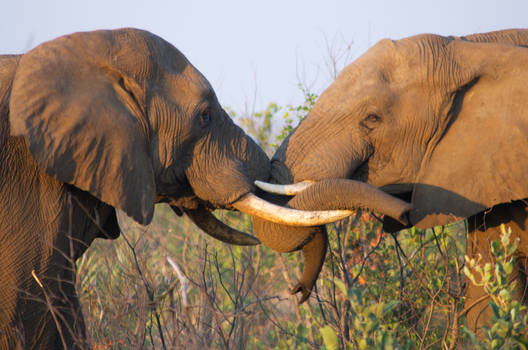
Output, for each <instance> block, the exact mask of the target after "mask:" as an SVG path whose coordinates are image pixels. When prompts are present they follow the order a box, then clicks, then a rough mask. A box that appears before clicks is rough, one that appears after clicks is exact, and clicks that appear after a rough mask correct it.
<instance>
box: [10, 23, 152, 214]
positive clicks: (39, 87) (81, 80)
mask: <svg viewBox="0 0 528 350" xmlns="http://www.w3.org/2000/svg"><path fill="white" fill-rule="evenodd" d="M92 39H93V40H92ZM107 39H108V40H107ZM110 39H111V35H110V34H109V33H108V32H94V33H80V34H74V35H71V36H66V37H62V38H59V39H56V40H53V41H50V42H48V43H45V44H43V45H41V46H39V47H37V48H36V49H34V50H32V51H30V52H29V53H27V54H25V55H24V56H23V57H22V59H21V60H20V63H19V66H18V70H17V72H16V75H15V79H14V82H13V89H12V93H11V101H10V124H11V125H10V126H11V129H10V132H11V135H12V136H19V135H22V136H24V137H25V139H26V141H27V143H28V146H29V149H30V151H31V154H32V155H33V157H34V158H35V160H36V161H37V163H38V164H39V166H40V167H41V168H42V169H43V170H44V171H46V172H47V173H48V174H49V175H51V176H54V177H56V178H57V179H58V180H60V181H63V182H66V183H69V184H72V185H74V186H76V187H78V188H80V189H82V190H85V191H88V192H90V193H91V194H92V195H93V196H95V197H97V198H99V199H100V200H102V201H103V202H106V203H108V204H110V205H112V206H114V207H117V208H119V209H121V210H123V211H124V212H126V213H127V214H128V215H129V216H131V217H132V218H133V219H134V220H136V221H137V222H139V223H141V224H148V223H149V222H150V221H151V219H152V215H153V211H154V200H155V182H154V174H153V166H152V160H151V158H150V151H149V148H148V141H147V137H148V136H147V131H146V128H142V123H141V120H144V119H142V118H144V116H143V115H142V112H141V111H142V107H141V102H139V101H141V99H142V97H141V96H142V92H141V89H140V87H139V85H138V84H137V83H136V82H134V81H133V80H132V79H131V78H129V77H128V76H127V75H125V74H124V73H123V72H120V71H119V70H117V69H116V68H114V67H113V66H112V65H111V62H108V61H110V59H108V60H106V59H105V58H104V57H103V55H108V56H111V55H110V53H109V52H112V51H111V49H112V45H117V44H115V43H113V42H112V41H111V40H110ZM94 46H96V47H94ZM97 50H99V51H98V52H100V53H101V54H100V55H99V56H96V54H95V53H94V52H97ZM113 57H115V56H113ZM143 95H144V94H143Z"/></svg>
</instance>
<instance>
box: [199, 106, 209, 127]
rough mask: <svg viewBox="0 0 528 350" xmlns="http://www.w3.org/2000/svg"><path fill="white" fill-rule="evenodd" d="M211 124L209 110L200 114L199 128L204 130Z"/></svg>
mask: <svg viewBox="0 0 528 350" xmlns="http://www.w3.org/2000/svg"><path fill="white" fill-rule="evenodd" d="M210 122H211V111H210V110H209V109H206V110H204V111H203V112H202V113H201V114H200V126H201V127H202V128H205V127H206V126H207V125H209V123H210Z"/></svg>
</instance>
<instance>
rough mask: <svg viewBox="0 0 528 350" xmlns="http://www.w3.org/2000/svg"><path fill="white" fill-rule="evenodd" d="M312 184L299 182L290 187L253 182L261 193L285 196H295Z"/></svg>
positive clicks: (310, 182) (311, 182)
mask: <svg viewBox="0 0 528 350" xmlns="http://www.w3.org/2000/svg"><path fill="white" fill-rule="evenodd" d="M313 184H314V182H313V181H301V182H297V183H295V184H291V185H278V184H270V183H269V182H264V181H259V180H256V181H255V185H256V186H257V187H258V188H260V189H261V190H263V191H266V192H269V193H275V194H282V195H285V196H295V195H296V194H298V193H300V192H302V191H304V190H305V189H307V188H308V187H310V186H312V185H313Z"/></svg>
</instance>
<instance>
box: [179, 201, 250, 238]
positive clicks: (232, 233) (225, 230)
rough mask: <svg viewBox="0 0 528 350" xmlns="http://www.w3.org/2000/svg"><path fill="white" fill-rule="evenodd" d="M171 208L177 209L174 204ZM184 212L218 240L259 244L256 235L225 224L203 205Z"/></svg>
mask: <svg viewBox="0 0 528 350" xmlns="http://www.w3.org/2000/svg"><path fill="white" fill-rule="evenodd" d="M171 208H172V210H174V211H176V209H178V208H176V207H174V206H171ZM184 212H185V214H187V216H188V217H189V218H191V220H192V221H193V222H194V223H195V224H196V226H198V227H199V228H200V229H202V231H204V232H205V233H207V234H208V235H209V236H211V237H214V238H216V239H218V240H219V241H222V242H225V243H229V244H235V245H257V244H260V241H259V240H258V238H257V237H255V236H252V235H249V234H247V233H245V232H241V231H238V230H236V229H234V228H232V227H229V226H227V225H226V224H224V223H223V222H222V221H220V220H218V219H217V218H216V217H215V216H214V215H213V213H211V212H209V211H208V210H206V209H205V208H204V207H203V206H198V208H197V209H184Z"/></svg>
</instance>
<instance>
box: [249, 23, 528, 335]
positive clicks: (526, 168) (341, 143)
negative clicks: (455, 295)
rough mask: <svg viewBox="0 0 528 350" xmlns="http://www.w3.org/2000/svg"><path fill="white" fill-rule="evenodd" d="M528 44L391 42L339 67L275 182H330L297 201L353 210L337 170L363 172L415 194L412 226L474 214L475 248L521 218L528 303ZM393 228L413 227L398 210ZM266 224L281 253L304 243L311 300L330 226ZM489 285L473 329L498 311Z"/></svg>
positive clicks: (276, 165)
mask: <svg viewBox="0 0 528 350" xmlns="http://www.w3.org/2000/svg"><path fill="white" fill-rule="evenodd" d="M527 44H528V30H505V31H499V32H492V33H486V34H475V35H470V36H466V37H442V36H438V35H418V36H414V37H410V38H406V39H402V40H397V41H393V40H382V41H380V42H379V43H378V44H376V45H375V46H374V47H372V48H371V49H369V50H368V51H367V52H366V53H365V54H364V55H363V56H361V57H359V58H358V59H357V60H356V61H355V62H353V63H352V64H350V65H349V66H347V67H346V68H345V69H344V70H343V71H342V72H341V73H340V74H339V76H338V77H337V79H336V81H335V82H334V83H333V84H332V85H331V86H330V87H329V88H328V89H327V90H326V91H324V92H323V94H322V95H321V96H320V97H319V99H318V100H317V102H316V104H315V105H314V107H313V109H312V110H311V112H310V113H309V115H308V116H307V117H306V118H305V119H304V120H303V121H302V122H301V123H300V125H299V126H298V127H297V128H296V130H294V131H293V132H292V133H291V134H290V135H289V136H288V137H287V138H286V139H285V140H284V142H283V143H282V145H281V146H280V147H279V149H278V150H277V152H276V153H275V155H274V156H273V158H272V170H271V178H270V182H271V183H276V184H288V183H293V182H300V181H312V182H313V181H323V182H324V186H322V187H321V188H320V190H319V191H316V193H315V194H312V195H311V196H310V198H309V201H302V200H301V199H302V192H301V194H299V195H298V196H297V197H296V199H295V201H290V202H289V204H290V206H292V207H296V208H309V209H320V208H325V209H347V208H350V203H349V202H348V201H349V193H350V189H349V186H350V184H351V183H350V182H348V181H346V180H339V181H337V180H332V179H354V180H359V181H364V182H366V183H369V184H371V185H373V186H376V187H378V188H381V189H383V190H384V191H386V192H388V193H391V194H394V195H397V196H398V197H400V198H403V199H406V200H408V201H410V202H411V203H412V204H413V205H414V207H415V210H413V211H412V212H411V214H410V224H411V225H416V226H417V227H420V228H426V227H432V226H435V225H444V224H448V223H451V222H454V221H457V220H461V219H462V218H469V236H468V237H469V242H468V254H469V255H471V256H475V255H477V254H478V253H482V255H484V256H488V255H489V254H488V247H489V241H490V239H493V238H495V237H497V231H498V227H497V226H498V225H499V224H500V223H505V224H507V225H510V226H512V229H513V231H514V232H516V233H517V234H518V235H519V236H521V245H520V249H519V254H520V257H521V259H518V260H517V261H518V266H517V269H518V271H517V272H518V275H517V278H518V280H519V283H518V287H519V290H518V292H519V295H518V297H519V299H520V300H522V301H523V302H525V303H526V301H527V299H528V298H527V293H526V288H527V286H528V284H527V280H526V271H527V270H526V268H527V266H528V265H527V264H526V256H527V254H528V235H527V232H528V228H527V224H528V215H527V213H528V211H527V208H526V201H525V199H526V198H528V181H526V174H527V173H528V159H527V158H526V150H527V149H528V88H527V85H526V81H527V80H528V49H527V48H524V47H522V45H527ZM331 181H333V183H331ZM353 186H356V185H353ZM270 198H271V199H273V200H274V201H276V202H281V203H282V204H285V203H287V201H288V199H287V198H286V197H271V196H270ZM384 226H385V229H386V230H388V231H398V230H400V229H402V228H404V226H401V225H400V224H398V223H396V222H395V221H394V220H390V219H386V220H385V222H384ZM254 233H255V235H256V236H257V237H260V238H261V240H262V243H263V244H267V245H269V246H270V247H272V248H274V249H276V250H279V251H287V250H291V248H292V247H296V248H297V249H299V248H302V249H303V253H304V257H305V260H307V261H306V264H307V265H310V266H312V268H311V273H312V275H311V276H304V275H303V278H302V279H301V281H300V284H299V285H298V286H297V288H296V289H295V290H294V291H295V292H298V291H301V292H302V299H301V301H304V300H306V298H307V297H308V296H309V294H310V291H311V289H312V287H313V282H314V281H315V279H316V277H317V274H318V272H319V269H320V268H319V267H318V266H320V264H322V262H323V259H324V251H325V245H326V233H325V231H324V228H323V227H315V228H306V227H304V228H303V227H293V228H292V227H287V226H281V225H276V224H272V223H269V222H265V221H263V220H261V219H255V220H254ZM267 237H275V239H273V240H269V239H267ZM292 242H294V244H291V243H292ZM298 242H302V244H301V245H297V243H298ZM284 247H286V248H284ZM314 252H317V253H314ZM482 293H483V291H482V290H480V289H478V288H476V287H473V286H469V287H468V289H467V291H466V296H467V298H466V305H467V306H468V307H469V306H471V308H470V310H469V314H468V320H469V323H470V325H471V327H472V328H476V327H477V325H479V324H482V323H480V322H479V317H480V319H487V318H488V317H489V316H490V314H489V308H488V309H486V310H484V309H485V308H486V306H487V301H485V300H483V299H482V298H481V296H482Z"/></svg>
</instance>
